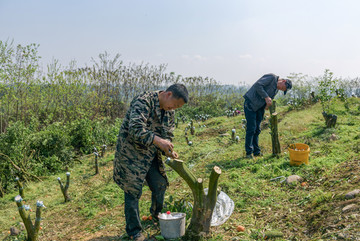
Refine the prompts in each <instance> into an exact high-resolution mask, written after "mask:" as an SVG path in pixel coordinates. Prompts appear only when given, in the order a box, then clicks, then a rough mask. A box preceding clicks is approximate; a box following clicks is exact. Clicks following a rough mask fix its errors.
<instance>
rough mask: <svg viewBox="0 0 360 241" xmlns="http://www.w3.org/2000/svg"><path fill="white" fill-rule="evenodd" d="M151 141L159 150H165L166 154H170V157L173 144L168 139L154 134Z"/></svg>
mask: <svg viewBox="0 0 360 241" xmlns="http://www.w3.org/2000/svg"><path fill="white" fill-rule="evenodd" d="M153 143H154V145H155V146H157V147H159V148H160V150H162V151H163V152H165V154H166V156H168V155H170V157H172V154H171V153H172V152H173V149H174V145H173V144H172V143H171V142H170V141H168V140H165V139H163V138H160V137H158V136H156V135H155V137H154V141H153Z"/></svg>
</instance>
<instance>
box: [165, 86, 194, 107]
mask: <svg viewBox="0 0 360 241" xmlns="http://www.w3.org/2000/svg"><path fill="white" fill-rule="evenodd" d="M166 91H171V92H172V94H173V96H174V98H176V99H180V98H182V99H183V100H184V102H185V103H188V101H189V93H188V91H187V89H186V87H185V85H183V84H173V85H170V86H169V87H168V88H167V89H166Z"/></svg>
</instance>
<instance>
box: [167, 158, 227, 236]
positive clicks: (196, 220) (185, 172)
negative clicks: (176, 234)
mask: <svg viewBox="0 0 360 241" xmlns="http://www.w3.org/2000/svg"><path fill="white" fill-rule="evenodd" d="M166 164H167V165H169V166H170V167H171V168H172V169H174V170H175V171H176V172H177V173H178V174H179V175H180V176H181V177H182V178H183V179H184V180H185V181H186V183H187V184H188V185H189V187H190V189H191V191H192V194H193V197H194V205H193V210H192V217H191V221H190V224H189V226H188V228H187V230H186V233H185V237H184V238H185V240H194V241H196V240H200V239H201V238H202V237H205V236H207V235H209V233H210V224H211V218H212V213H213V210H214V208H215V204H216V200H217V192H218V191H217V186H218V179H219V177H220V174H221V169H220V168H219V167H218V166H214V168H213V169H212V171H211V174H210V179H209V189H208V193H207V195H206V194H205V192H204V186H203V180H202V179H201V178H196V177H195V176H194V174H193V173H192V172H191V171H190V170H189V169H188V168H187V166H186V165H184V162H183V161H182V160H177V159H170V158H168V159H167V160H166Z"/></svg>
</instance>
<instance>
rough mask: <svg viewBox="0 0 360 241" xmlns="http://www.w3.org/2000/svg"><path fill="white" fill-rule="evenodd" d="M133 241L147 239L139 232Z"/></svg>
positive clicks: (144, 240)
mask: <svg viewBox="0 0 360 241" xmlns="http://www.w3.org/2000/svg"><path fill="white" fill-rule="evenodd" d="M132 240H135V241H146V240H147V239H146V238H145V236H144V235H143V234H142V233H141V232H138V233H137V234H135V235H134V236H133V237H132Z"/></svg>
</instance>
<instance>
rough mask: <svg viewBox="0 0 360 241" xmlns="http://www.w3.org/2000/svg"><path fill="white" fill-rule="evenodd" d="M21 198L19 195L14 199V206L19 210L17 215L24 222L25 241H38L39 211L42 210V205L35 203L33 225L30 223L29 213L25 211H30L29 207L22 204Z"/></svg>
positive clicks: (38, 202)
mask: <svg viewBox="0 0 360 241" xmlns="http://www.w3.org/2000/svg"><path fill="white" fill-rule="evenodd" d="M22 200H23V199H22V198H21V196H20V195H17V196H16V197H15V202H16V205H17V206H18V209H19V214H20V216H21V219H22V220H23V222H24V226H25V228H26V232H27V239H26V240H27V241H36V240H38V236H39V230H40V222H41V209H42V208H44V207H45V206H44V204H43V202H42V201H37V202H36V216H35V224H33V222H32V221H31V218H30V213H28V212H27V211H28V210H30V206H29V205H23V204H22Z"/></svg>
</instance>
